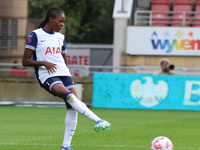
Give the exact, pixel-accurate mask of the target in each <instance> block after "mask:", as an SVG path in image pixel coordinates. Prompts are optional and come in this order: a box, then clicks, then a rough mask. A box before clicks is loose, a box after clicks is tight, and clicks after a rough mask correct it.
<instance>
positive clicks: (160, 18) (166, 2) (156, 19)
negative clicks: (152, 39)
mask: <svg viewBox="0 0 200 150" xmlns="http://www.w3.org/2000/svg"><path fill="white" fill-rule="evenodd" d="M151 10H152V11H160V13H159V12H153V13H152V26H168V14H167V13H162V12H163V11H170V0H152V1H151Z"/></svg>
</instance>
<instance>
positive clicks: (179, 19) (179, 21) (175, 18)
mask: <svg viewBox="0 0 200 150" xmlns="http://www.w3.org/2000/svg"><path fill="white" fill-rule="evenodd" d="M183 20H184V18H183V14H173V15H172V20H171V26H173V27H181V26H183ZM184 26H186V27H188V26H190V17H189V15H186V17H185V25H184Z"/></svg>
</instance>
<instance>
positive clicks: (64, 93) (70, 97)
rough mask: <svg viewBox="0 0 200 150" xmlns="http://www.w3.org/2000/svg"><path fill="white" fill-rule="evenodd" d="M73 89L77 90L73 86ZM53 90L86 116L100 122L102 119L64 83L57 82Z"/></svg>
mask: <svg viewBox="0 0 200 150" xmlns="http://www.w3.org/2000/svg"><path fill="white" fill-rule="evenodd" d="M71 90H75V89H74V88H71ZM52 91H53V92H54V93H55V94H56V95H57V96H59V97H61V98H63V99H64V100H65V102H67V103H69V104H70V105H71V107H72V108H73V109H75V110H76V111H78V112H79V113H81V114H83V115H84V116H86V117H87V118H88V119H90V120H92V121H94V122H96V123H97V122H98V121H99V120H101V118H99V117H98V116H97V115H96V114H94V113H93V112H92V111H91V110H90V109H89V108H88V107H87V106H86V105H85V104H84V103H83V102H82V101H80V100H79V99H78V98H77V97H76V96H75V95H74V94H73V93H72V92H71V91H69V90H68V89H66V88H65V86H64V85H62V84H56V85H54V86H53V87H52Z"/></svg>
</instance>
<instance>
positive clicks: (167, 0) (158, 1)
mask: <svg viewBox="0 0 200 150" xmlns="http://www.w3.org/2000/svg"><path fill="white" fill-rule="evenodd" d="M151 3H152V4H168V5H170V0H152V1H151Z"/></svg>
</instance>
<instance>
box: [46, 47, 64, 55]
mask: <svg viewBox="0 0 200 150" xmlns="http://www.w3.org/2000/svg"><path fill="white" fill-rule="evenodd" d="M59 53H61V49H60V47H57V48H56V47H52V48H50V47H47V49H46V52H45V55H47V54H59Z"/></svg>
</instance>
